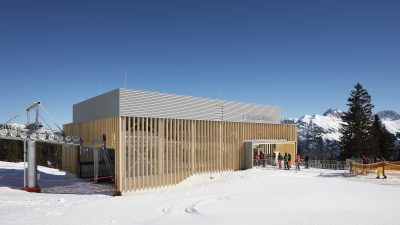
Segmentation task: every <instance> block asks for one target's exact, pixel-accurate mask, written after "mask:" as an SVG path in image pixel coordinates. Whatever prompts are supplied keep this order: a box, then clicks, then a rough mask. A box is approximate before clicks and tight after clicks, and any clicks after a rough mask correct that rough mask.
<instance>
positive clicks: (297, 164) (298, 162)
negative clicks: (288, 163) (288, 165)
mask: <svg viewBox="0 0 400 225" xmlns="http://www.w3.org/2000/svg"><path fill="white" fill-rule="evenodd" d="M294 162H295V163H296V170H298V171H300V162H301V160H300V155H299V154H297V156H296V159H295V160H294Z"/></svg>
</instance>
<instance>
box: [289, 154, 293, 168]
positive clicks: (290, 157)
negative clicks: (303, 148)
mask: <svg viewBox="0 0 400 225" xmlns="http://www.w3.org/2000/svg"><path fill="white" fill-rule="evenodd" d="M290 168H292V155H291V154H290V153H289V154H288V170H290Z"/></svg>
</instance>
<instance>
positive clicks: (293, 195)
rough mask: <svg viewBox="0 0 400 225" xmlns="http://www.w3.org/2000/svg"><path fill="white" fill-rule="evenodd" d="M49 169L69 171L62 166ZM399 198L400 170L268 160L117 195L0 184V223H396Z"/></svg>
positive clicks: (0, 172) (4, 168)
mask: <svg viewBox="0 0 400 225" xmlns="http://www.w3.org/2000/svg"><path fill="white" fill-rule="evenodd" d="M17 166H18V165H17V164H15V165H14V166H13V165H12V164H8V165H5V163H3V162H0V168H1V169H2V170H0V180H1V177H2V176H3V177H4V174H5V172H4V171H7V170H12V171H14V172H15V171H21V170H16V169H15V168H14V167H17ZM43 171H45V169H44V170H42V172H43ZM53 172H55V171H53ZM43 173H44V172H43ZM54 174H59V175H54ZM43 176H45V175H43ZM52 176H59V177H61V178H63V179H65V178H66V177H67V178H69V177H68V176H69V175H68V174H64V175H63V173H62V172H61V173H60V172H56V173H53V175H52ZM71 179H72V178H71ZM81 183H82V182H81ZM86 183H88V182H86ZM89 184H90V183H88V185H87V187H91V186H90V185H89ZM43 185H45V184H43ZM399 202H400V181H399V180H398V178H391V179H388V180H382V179H380V180H377V179H374V178H371V177H366V178H354V177H347V176H345V174H344V171H332V170H318V169H309V170H304V169H303V170H302V171H300V172H296V171H293V170H291V171H283V170H276V169H275V168H272V167H268V168H255V169H251V170H246V171H236V172H224V173H219V174H203V175H196V176H193V177H190V178H189V179H187V180H185V181H184V182H183V183H181V184H179V185H177V186H175V187H169V188H164V189H154V190H150V191H146V192H138V193H134V194H133V195H130V196H121V197H112V196H110V195H104V194H95V192H94V193H80V194H58V193H52V192H51V191H49V192H48V193H40V194H38V193H27V192H24V191H21V190H17V189H10V188H5V187H3V188H0V224H2V225H5V224H41V225H42V224H51V225H53V224H68V225H71V224H100V225H102V224H148V225H151V224H174V225H175V224H207V225H211V224H218V225H220V224H229V225H231V224H296V225H301V224H307V225H312V224H318V225H323V224H327V225H328V224H329V225H334V224H362V225H367V224H373V225H379V224H382V225H383V224H385V225H387V224H388V225H391V224H393V225H394V224H399V221H400V214H399V213H398V207H399Z"/></svg>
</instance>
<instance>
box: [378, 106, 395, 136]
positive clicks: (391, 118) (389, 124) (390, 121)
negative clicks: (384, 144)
mask: <svg viewBox="0 0 400 225" xmlns="http://www.w3.org/2000/svg"><path fill="white" fill-rule="evenodd" d="M378 116H379V118H381V120H382V123H383V124H384V125H385V127H386V129H387V130H388V131H389V132H390V133H392V134H394V135H397V137H398V138H400V114H398V113H397V112H395V111H392V110H385V111H381V112H378Z"/></svg>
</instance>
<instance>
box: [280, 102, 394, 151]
mask: <svg viewBox="0 0 400 225" xmlns="http://www.w3.org/2000/svg"><path fill="white" fill-rule="evenodd" d="M377 114H378V116H379V117H380V118H381V120H382V123H383V124H384V125H385V127H386V129H387V130H388V131H389V132H390V133H392V134H393V135H395V136H397V140H398V143H400V115H399V114H398V113H396V112H395V111H392V110H386V111H381V112H378V113H377ZM342 115H343V111H341V110H339V109H328V110H327V111H326V112H325V113H324V114H323V115H318V114H316V115H304V116H302V117H301V118H300V119H292V118H291V119H283V120H282V122H283V123H288V124H297V126H298V142H299V147H300V148H302V150H303V151H304V152H306V153H311V152H312V151H313V150H317V149H321V148H323V149H324V154H325V156H326V157H334V156H337V155H338V154H339V150H340V147H339V144H338V141H339V140H340V136H341V134H340V130H339V129H340V126H341V124H342V123H343V121H342V119H341V116H342ZM321 154H322V153H321Z"/></svg>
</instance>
